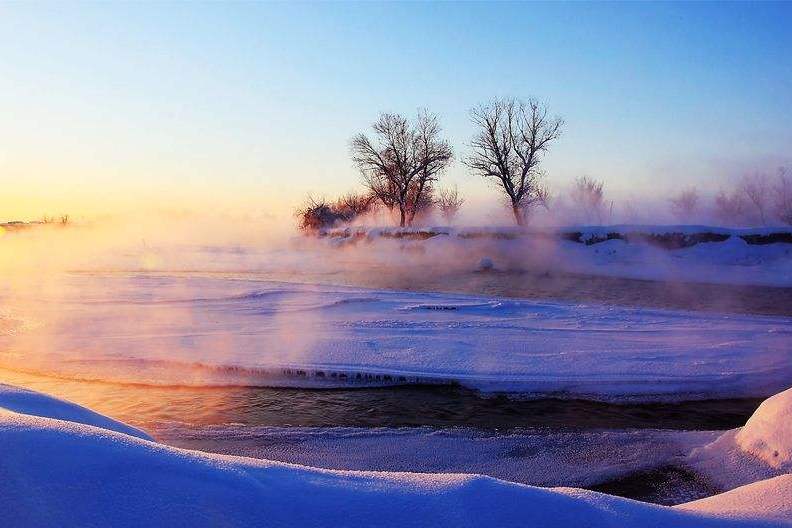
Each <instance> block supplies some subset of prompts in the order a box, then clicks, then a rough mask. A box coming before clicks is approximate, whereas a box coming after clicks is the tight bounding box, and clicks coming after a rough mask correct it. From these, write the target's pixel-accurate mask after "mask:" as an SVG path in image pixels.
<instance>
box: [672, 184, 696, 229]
mask: <svg viewBox="0 0 792 528" xmlns="http://www.w3.org/2000/svg"><path fill="white" fill-rule="evenodd" d="M669 201H670V202H671V212H672V213H673V214H674V216H675V217H677V219H678V220H681V221H683V222H685V221H690V220H691V219H692V218H693V216H694V215H695V213H696V209H697V207H698V202H699V195H698V190H696V188H695V187H688V188H687V189H683V190H681V191H679V192H678V193H677V194H676V195H674V196H672V197H671V198H670V199H669Z"/></svg>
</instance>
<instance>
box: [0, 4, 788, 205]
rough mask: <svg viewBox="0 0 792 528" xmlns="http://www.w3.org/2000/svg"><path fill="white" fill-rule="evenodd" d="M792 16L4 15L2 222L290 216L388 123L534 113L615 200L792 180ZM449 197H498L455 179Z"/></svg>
mask: <svg viewBox="0 0 792 528" xmlns="http://www.w3.org/2000/svg"><path fill="white" fill-rule="evenodd" d="M790 57H792V3H774V4H773V3H763V4H760V3H726V4H721V3H705V4H691V3H676V4H659V3H651V4H650V3H630V4H580V3H575V4H557V3H555V4H540V3H525V4H508V3H483V4H471V3H465V4H450V3H443V4H429V3H409V4H394V3H389V4H373V3H355V4H349V3H323V4H308V3H301V4H275V3H245V4H242V3H237V4H231V3H213V4H198V3H193V2H190V3H179V4H166V3H156V4H152V3H137V2H136V3H130V4H121V3H101V4H99V3H65V2H58V3H51V4H48V3H28V2H25V3H2V4H0V116H2V118H1V119H2V127H0V181H2V182H3V188H2V191H0V218H11V217H26V218H35V217H38V216H41V215H42V214H47V213H49V214H58V213H61V212H69V213H71V214H73V215H81V214H96V213H104V212H109V211H112V210H115V209H123V208H138V207H143V206H150V205H152V204H157V205H159V206H164V207H171V208H174V209H178V208H182V207H185V208H187V207H192V206H195V205H196V204H201V206H204V207H206V206H208V207H213V208H218V209H232V208H234V207H238V206H240V207H241V206H244V207H253V208H257V209H258V210H260V211H263V212H266V213H271V214H275V215H286V214H288V213H289V211H291V210H292V209H293V207H294V206H295V205H297V203H299V201H300V200H301V198H302V196H303V195H304V194H305V193H306V192H309V191H312V192H314V193H316V194H326V195H334V194H337V193H340V192H344V191H346V190H349V189H352V188H354V187H355V186H356V185H357V184H358V175H357V173H356V171H355V170H354V169H353V167H352V165H351V163H350V161H349V152H348V142H349V138H350V137H351V136H352V135H353V134H354V133H356V132H359V131H362V130H365V129H366V128H367V127H368V126H369V125H370V123H371V122H372V121H373V120H374V119H375V118H376V116H377V114H378V113H379V112H381V111H395V112H402V113H405V114H410V115H412V114H414V113H415V112H416V110H417V109H418V108H428V109H430V110H432V111H434V112H436V113H438V114H439V116H440V117H441V121H442V124H443V126H444V129H445V131H446V133H447V136H448V138H449V139H450V140H451V142H452V144H453V145H454V147H455V149H456V152H457V154H458V155H464V153H465V150H466V145H467V143H468V141H469V139H470V136H471V134H472V132H473V130H472V127H471V125H470V122H469V109H470V107H471V106H473V105H475V104H477V103H479V102H482V101H485V100H487V99H489V98H491V97H493V96H504V95H507V96H520V97H527V96H535V97H538V98H540V99H542V100H545V101H547V103H548V104H549V106H550V108H551V110H552V111H553V112H554V113H558V114H560V115H561V116H562V117H563V118H564V119H565V120H566V127H565V131H564V135H563V137H562V139H561V140H560V141H559V142H558V144H557V145H556V147H555V148H554V149H553V150H552V151H551V152H550V154H549V156H548V158H547V160H546V167H545V168H546V170H547V173H548V177H549V179H550V181H551V182H552V185H553V186H554V187H555V188H561V187H563V185H565V184H567V182H569V181H570V180H571V179H572V178H574V177H575V176H579V175H582V174H588V175H590V176H593V177H595V178H600V179H603V180H605V181H606V185H607V188H608V189H609V190H610V191H611V192H612V193H613V194H614V195H617V196H618V195H620V194H621V195H626V194H637V195H646V194H649V195H653V194H663V193H667V192H668V191H669V189H672V188H674V187H678V186H679V185H688V184H692V183H697V184H699V185H701V186H716V185H718V182H720V181H722V180H723V179H726V178H733V177H736V176H739V175H740V174H742V173H744V172H749V171H754V170H771V168H774V167H775V166H777V165H779V164H790V161H792V151H791V148H792V120H791V119H790V117H792V58H790ZM447 181H448V182H453V183H458V184H459V186H460V188H461V190H462V191H463V192H464V193H465V194H466V195H467V196H468V197H470V198H472V199H473V200H474V201H475V200H477V199H485V197H491V196H493V194H492V193H493V191H492V189H491V188H489V187H487V186H486V185H484V184H483V183H482V182H480V181H478V180H476V179H475V178H474V177H473V176H470V175H469V174H468V171H467V170H466V168H465V167H464V166H463V165H462V164H461V163H459V162H456V163H455V164H454V166H453V168H452V169H451V170H450V171H449V173H448V175H447Z"/></svg>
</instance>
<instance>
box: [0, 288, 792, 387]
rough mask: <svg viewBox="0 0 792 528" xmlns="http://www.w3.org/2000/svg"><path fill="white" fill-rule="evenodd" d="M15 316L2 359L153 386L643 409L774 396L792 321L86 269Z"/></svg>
mask: <svg viewBox="0 0 792 528" xmlns="http://www.w3.org/2000/svg"><path fill="white" fill-rule="evenodd" d="M6 306H9V309H8V310H6V311H5V312H3V313H0V320H3V324H2V325H0V329H2V330H0V345H2V346H0V349H2V350H3V351H4V352H3V353H2V354H1V355H0V364H1V365H3V366H5V367H8V368H15V369H20V370H27V371H37V372H45V373H50V374H57V375H63V376H69V377H78V378H89V379H111V380H121V381H134V382H138V383H151V384H184V385H260V386H301V387H318V388H321V387H339V386H377V385H394V384H410V383H419V384H425V383H458V384H461V385H464V386H467V387H470V388H473V389H477V390H480V391H483V392H512V393H520V394H523V395H528V396H557V397H576V398H591V399H604V400H619V399H632V400H642V401H652V400H668V399H695V398H705V397H706V398H712V397H748V396H760V397H763V396H768V395H770V394H773V393H774V392H778V391H779V390H782V389H784V388H786V387H787V386H788V385H789V382H790V379H792V356H790V354H789V343H790V340H792V320H790V319H789V318H784V317H769V316H748V315H720V314H710V313H697V312H685V311H672V310H660V309H645V308H625V307H612V306H602V305H580V304H572V303H562V302H537V301H528V300H513V299H510V300H506V299H497V298H488V297H476V296H466V295H452V294H430V293H402V292H393V291H378V290H365V289H359V288H345V287H333V286H318V285H304V284H292V283H277V282H267V281H255V280H250V279H249V278H244V279H241V278H239V277H206V276H195V275H187V276H184V275H180V274H165V273H162V274H106V275H103V274H89V275H86V274H81V275H72V276H67V277H65V278H64V279H63V281H62V282H60V283H58V284H57V288H55V287H53V288H47V287H44V286H43V287H42V289H41V291H40V292H38V293H37V294H36V295H35V296H32V295H31V296H28V297H25V298H22V299H20V298H10V299H9V300H8V301H7V302H6Z"/></svg>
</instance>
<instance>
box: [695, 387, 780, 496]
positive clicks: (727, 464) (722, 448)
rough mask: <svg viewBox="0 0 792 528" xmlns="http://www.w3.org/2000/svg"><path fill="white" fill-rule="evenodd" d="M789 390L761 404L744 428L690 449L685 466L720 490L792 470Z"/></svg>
mask: <svg viewBox="0 0 792 528" xmlns="http://www.w3.org/2000/svg"><path fill="white" fill-rule="evenodd" d="M790 414H792V389H788V390H786V391H784V392H781V393H779V394H776V395H775V396H772V397H770V398H768V399H767V400H765V401H764V402H763V403H762V404H761V405H760V406H759V408H758V409H757V410H756V412H755V413H754V414H753V415H752V416H751V418H750V419H749V420H748V422H747V423H746V424H745V426H744V427H741V428H739V429H735V430H732V431H728V432H726V433H724V434H723V435H722V436H720V437H719V438H717V439H716V440H715V441H714V442H712V443H710V444H708V445H706V446H703V447H701V448H699V449H694V450H693V451H692V452H691V454H690V455H689V456H688V458H687V461H686V462H687V464H688V465H690V466H691V467H692V468H694V469H695V470H696V471H697V472H699V473H701V474H703V475H706V476H707V477H708V478H709V479H710V480H711V481H712V482H713V483H714V484H716V485H717V486H719V487H720V488H722V489H729V488H733V487H735V486H739V485H742V484H747V483H750V482H754V481H757V480H762V479H767V478H770V477H775V476H779V475H782V474H784V473H788V472H790V470H792V464H790V453H791V452H792V422H790Z"/></svg>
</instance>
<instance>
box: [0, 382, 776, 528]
mask: <svg viewBox="0 0 792 528" xmlns="http://www.w3.org/2000/svg"><path fill="white" fill-rule="evenodd" d="M8 394H10V398H11V399H12V400H13V401H14V402H15V406H14V407H12V408H8V407H6V404H5V403H4V402H6V401H8V398H9V396H8ZM770 401H771V404H769V405H766V406H763V407H760V409H759V410H758V411H757V413H756V414H755V415H754V416H753V417H752V418H751V420H750V421H749V423H748V424H747V425H746V427H745V428H744V429H743V430H742V431H740V432H739V433H737V434H738V436H744V435H747V436H750V437H751V438H752V445H753V443H755V442H757V441H762V442H763V443H764V444H765V445H768V446H772V447H773V448H775V449H779V450H782V451H783V452H784V453H788V452H789V446H790V444H792V438H790V436H789V434H788V433H789V428H788V425H787V424H785V423H779V422H778V421H777V420H778V419H779V418H783V415H784V414H786V413H788V412H789V409H790V408H792V390H789V391H786V392H784V393H782V394H779V395H777V396H775V397H774V398H773V399H772V400H770ZM20 407H21V408H24V409H25V411H26V412H25V413H20V412H15V411H14V410H12V409H13V408H16V409H19V408H20ZM74 407H75V406H74V405H73V404H68V403H65V402H59V401H58V400H55V399H52V398H45V397H42V396H41V395H38V394H35V393H31V392H29V391H19V390H17V389H14V388H10V387H8V386H5V385H0V443H1V444H2V447H3V449H2V450H0V478H2V482H3V483H4V486H3V487H2V493H0V525H3V526H21V527H27V526H31V527H32V526H56V525H57V526H66V525H67V526H86V527H89V526H189V527H193V528H195V527H202V526H217V525H223V526H256V525H266V526H399V527H404V526H427V525H432V526H454V527H457V526H482V527H483V526H526V525H527V526H544V527H555V526H559V527H568V526H590V527H599V526H602V527H605V526H608V527H612V526H623V527H647V526H649V527H651V526H655V527H661V526H662V527H688V526H689V527H706V526H713V527H715V526H718V527H728V526H735V527H738V526H739V527H754V526H755V527H770V526H792V500H790V497H792V475H790V474H786V473H784V474H781V475H779V476H776V477H772V478H768V479H765V480H760V481H757V482H753V483H751V484H748V485H745V486H742V487H739V488H736V489H734V490H731V491H729V492H726V493H723V494H721V495H716V496H713V497H709V498H706V499H702V500H699V501H694V502H691V503H685V504H681V505H679V506H677V507H674V508H669V507H664V506H656V505H650V504H646V503H641V502H636V501H631V500H627V499H621V498H617V497H613V496H609V495H604V494H600V493H595V492H589V491H584V490H578V489H574V488H553V489H543V488H536V487H532V486H526V485H521V484H514V483H510V482H507V481H504V480H498V479H494V478H490V477H483V476H479V475H472V474H441V473H424V474H419V473H377V472H354V471H337V470H326V469H314V468H310V467H305V466H299V465H290V464H284V463H278V462H270V461H267V460H254V459H248V458H240V457H231V456H221V455H211V454H206V453H201V452H197V451H187V450H180V449H175V448H171V447H167V446H164V445H161V444H157V443H155V442H152V441H149V440H146V439H145V438H140V437H138V436H130V435H127V434H124V433H123V432H117V427H113V428H112V429H106V428H105V427H108V426H109V425H111V424H112V421H111V420H109V419H106V418H103V417H99V416H97V415H95V413H91V412H90V411H88V410H83V412H81V413H77V415H78V417H79V418H80V420H79V421H69V420H68V419H59V418H63V417H64V416H67V415H72V416H75V415H74V412H75V411H74ZM781 408H783V409H785V410H786V411H785V412H782V413H779V412H778V409H781ZM28 413H31V414H28ZM75 419H76V418H75ZM727 434H730V433H727ZM716 442H717V440H716ZM741 445H742V444H740V443H739V442H738V446H741ZM739 448H740V449H742V447H739ZM744 456H748V457H752V456H755V455H754V454H753V452H752V451H746V452H744ZM754 461H755V462H756V463H757V464H762V463H765V464H766V461H765V459H764V458H762V457H758V458H755V460H754ZM768 467H769V466H768ZM773 470H775V471H777V470H778V468H777V467H775V468H773Z"/></svg>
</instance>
